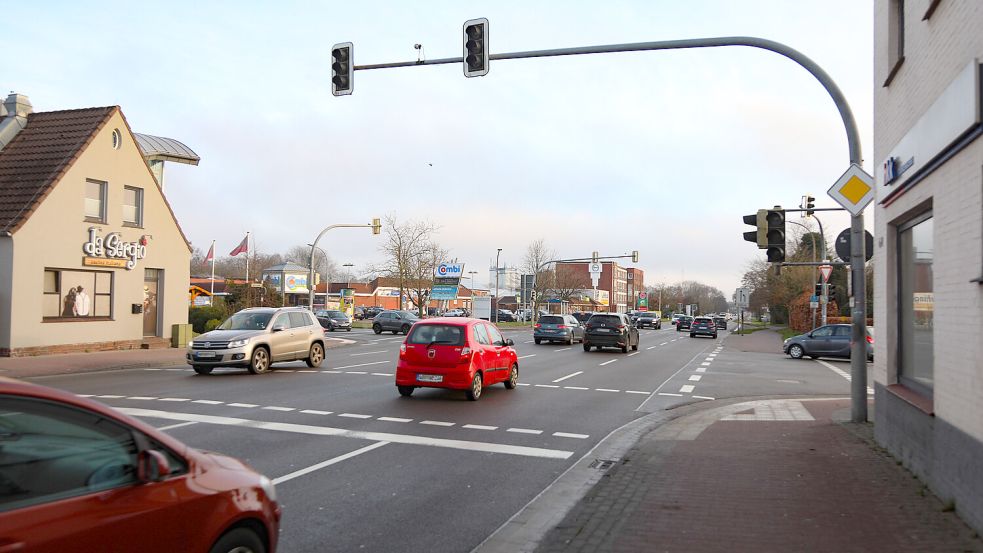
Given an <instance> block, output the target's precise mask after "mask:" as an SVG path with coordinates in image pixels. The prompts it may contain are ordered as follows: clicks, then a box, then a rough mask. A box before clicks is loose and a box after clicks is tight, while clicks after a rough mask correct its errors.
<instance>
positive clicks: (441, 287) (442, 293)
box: [430, 284, 457, 300]
mask: <svg viewBox="0 0 983 553" xmlns="http://www.w3.org/2000/svg"><path fill="white" fill-rule="evenodd" d="M430 299H432V300H456V299H457V286H452V285H448V284H434V285H433V288H431V289H430Z"/></svg>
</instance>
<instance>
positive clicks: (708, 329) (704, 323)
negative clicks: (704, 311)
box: [680, 317, 717, 338]
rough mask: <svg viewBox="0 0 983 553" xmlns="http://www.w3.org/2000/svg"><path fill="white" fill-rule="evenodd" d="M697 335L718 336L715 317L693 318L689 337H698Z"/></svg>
mask: <svg viewBox="0 0 983 553" xmlns="http://www.w3.org/2000/svg"><path fill="white" fill-rule="evenodd" d="M680 322H682V319H680ZM697 336H710V337H711V338H716V337H717V325H716V324H714V322H713V319H711V318H710V317H697V318H695V319H693V322H692V323H690V327H689V337H690V338H696V337H697Z"/></svg>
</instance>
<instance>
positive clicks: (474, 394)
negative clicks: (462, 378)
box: [467, 373, 482, 401]
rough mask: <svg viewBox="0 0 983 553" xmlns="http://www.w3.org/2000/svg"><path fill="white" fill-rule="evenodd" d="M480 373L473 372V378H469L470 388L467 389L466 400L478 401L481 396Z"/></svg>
mask: <svg viewBox="0 0 983 553" xmlns="http://www.w3.org/2000/svg"><path fill="white" fill-rule="evenodd" d="M481 386H482V382H481V373H474V378H472V379H471V388H469V389H468V392H467V393H468V401H478V398H480V397H481Z"/></svg>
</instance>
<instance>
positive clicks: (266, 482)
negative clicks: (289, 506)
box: [259, 475, 276, 501]
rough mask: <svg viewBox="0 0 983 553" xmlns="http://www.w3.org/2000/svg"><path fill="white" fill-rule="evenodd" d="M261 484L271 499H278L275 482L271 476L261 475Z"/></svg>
mask: <svg viewBox="0 0 983 553" xmlns="http://www.w3.org/2000/svg"><path fill="white" fill-rule="evenodd" d="M259 486H260V487H261V488H263V493H265V494H266V497H268V498H269V499H270V501H276V486H274V485H273V482H272V481H271V480H270V479H269V478H267V477H265V476H263V475H260V477H259Z"/></svg>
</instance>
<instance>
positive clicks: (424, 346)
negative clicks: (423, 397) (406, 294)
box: [396, 317, 519, 401]
mask: <svg viewBox="0 0 983 553" xmlns="http://www.w3.org/2000/svg"><path fill="white" fill-rule="evenodd" d="M513 345H514V344H513V342H512V340H511V339H506V338H505V337H504V336H502V333H501V332H500V331H499V330H498V329H497V328H496V327H495V325H493V324H491V323H488V322H486V321H483V320H480V319H470V318H457V317H454V318H437V319H428V320H426V321H421V322H420V323H417V324H415V325H413V328H412V330H410V333H409V335H408V336H407V337H406V340H404V341H403V344H402V345H401V346H400V347H399V361H398V362H397V364H396V388H397V389H398V390H399V393H400V395H402V396H404V397H409V396H411V395H412V394H413V391H414V390H415V389H417V388H420V387H429V388H450V389H454V390H464V391H465V393H466V394H467V397H468V399H469V400H471V401H477V400H478V398H480V397H481V394H482V391H483V390H484V388H485V387H486V386H491V385H492V384H495V383H497V382H504V383H505V387H506V388H507V389H509V390H512V389H515V387H516V383H517V382H518V381H519V360H518V357H517V356H516V353H515V349H513V348H512V346H513Z"/></svg>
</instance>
